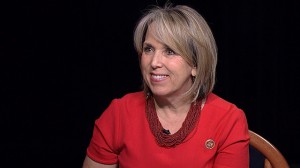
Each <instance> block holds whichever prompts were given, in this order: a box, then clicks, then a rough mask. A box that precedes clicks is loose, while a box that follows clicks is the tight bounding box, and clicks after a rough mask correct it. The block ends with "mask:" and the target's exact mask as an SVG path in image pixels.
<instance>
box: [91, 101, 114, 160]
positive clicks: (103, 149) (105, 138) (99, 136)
mask: <svg viewBox="0 0 300 168" xmlns="http://www.w3.org/2000/svg"><path fill="white" fill-rule="evenodd" d="M118 106H119V101H118V99H114V100H113V101H112V102H111V104H110V105H109V106H108V108H107V109H106V110H105V111H104V112H103V113H102V114H101V116H100V117H99V118H98V119H97V120H96V121H95V124H94V129H93V135H92V138H91V141H90V144H89V146H88V148H87V151H86V152H87V156H89V157H90V158H91V159H92V160H94V161H95V162H99V163H102V164H116V163H117V162H118V153H119V152H118V151H119V150H118V146H119V145H118V140H119V137H118V135H119V132H120V130H119V126H120V124H119V120H120V116H119V110H118V109H120V108H118Z"/></svg>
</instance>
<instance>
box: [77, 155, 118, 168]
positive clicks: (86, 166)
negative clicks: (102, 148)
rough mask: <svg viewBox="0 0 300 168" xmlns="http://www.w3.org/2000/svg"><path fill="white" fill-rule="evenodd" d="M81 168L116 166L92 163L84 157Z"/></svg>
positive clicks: (114, 167)
mask: <svg viewBox="0 0 300 168" xmlns="http://www.w3.org/2000/svg"><path fill="white" fill-rule="evenodd" d="M82 168H117V165H116V164H113V165H105V164H101V163H98V162H95V161H93V160H92V159H90V158H89V157H88V156H86V157H85V159H84V162H83V166H82Z"/></svg>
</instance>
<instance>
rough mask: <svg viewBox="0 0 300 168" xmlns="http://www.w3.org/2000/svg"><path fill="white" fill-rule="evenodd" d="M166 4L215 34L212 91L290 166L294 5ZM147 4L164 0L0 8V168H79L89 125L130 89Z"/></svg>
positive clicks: (299, 130)
mask: <svg viewBox="0 0 300 168" xmlns="http://www.w3.org/2000/svg"><path fill="white" fill-rule="evenodd" d="M172 2H173V3H174V4H186V5H190V6H192V7H194V8H195V9H197V10H198V11H199V12H200V13H201V14H202V15H203V16H204V18H206V20H207V22H208V23H209V25H210V26H211V28H212V30H213V32H214V34H215V38H216V41H217V44H218V48H219V62H218V68H217V82H216V87H215V90H214V92H215V93H217V94H218V95H219V96H221V97H223V98H225V99H227V100H228V101H231V102H234V103H235V104H236V105H238V106H239V107H240V108H242V109H243V110H244V111H245V113H246V115H247V118H248V122H249V128H250V129H252V130H253V131H255V132H257V133H259V134H261V135H262V136H264V137H265V138H266V139H268V140H269V141H270V142H272V143H273V144H274V145H275V146H276V147H277V148H278V149H279V150H280V151H281V152H282V153H283V154H284V155H285V157H286V158H287V160H288V162H289V163H290V164H291V165H294V164H299V161H300V160H299V152H298V151H299V150H300V147H299V145H298V144H299V140H300V138H299V137H300V126H299V122H300V120H299V117H298V115H299V114H298V113H299V111H300V110H299V105H300V102H299V98H298V95H299V93H300V92H299V66H298V59H299V58H298V57H299V47H298V46H299V44H300V43H299V33H298V31H299V30H300V29H299V28H300V26H299V24H298V22H299V19H300V14H299V7H300V6H299V5H298V2H297V1H296V0H294V1H293V0H272V1H267V0H247V1H246V0H231V1H223V0H194V1H193V0H182V1H179V0H173V1H172ZM156 3H158V4H163V3H164V1H163V0H157V1H155V0H152V1H150V0H148V1H146V0H136V1H100V0H93V1H92V0H86V1H83V0H82V1H74V0H68V1H65V0H63V1H62V0H43V1H21V0H19V1H18V0H15V1H10V2H6V3H5V4H4V2H1V4H0V8H1V10H0V14H1V15H0V16H1V18H0V19H1V25H0V26H1V29H0V30H1V31H0V42H1V43H0V44H1V45H0V70H1V79H0V82H1V83H0V84H1V87H0V89H1V90H0V91H1V103H0V110H1V113H0V119H1V123H0V124H1V125H0V126H1V139H2V140H1V141H2V142H1V153H2V157H1V163H0V167H2V165H5V166H4V167H8V168H14V167H19V166H22V167H26V168H27V167H28V168H29V167H30V168H33V167H43V168H62V167H64V168H65V167H68V168H69V167H74V168H75V167H78V168H80V167H81V165H82V161H83V158H84V156H85V149H86V147H87V145H88V143H89V140H90V138H91V135H92V129H93V124H94V120H95V119H96V118H98V117H99V115H100V114H101V112H102V111H103V110H104V109H105V108H106V107H107V106H108V104H109V102H110V101H111V100H112V99H113V98H115V97H121V96H122V95H124V94H125V93H127V92H131V91H137V90H139V88H140V84H141V78H140V72H139V68H138V62H137V61H138V60H137V55H136V53H135V51H134V48H133V42H132V35H133V28H134V26H135V23H136V21H137V20H138V18H139V17H140V16H141V14H142V10H143V9H145V8H146V7H148V5H150V4H156Z"/></svg>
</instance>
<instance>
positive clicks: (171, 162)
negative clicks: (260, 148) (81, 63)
mask: <svg viewBox="0 0 300 168" xmlns="http://www.w3.org/2000/svg"><path fill="white" fill-rule="evenodd" d="M145 103H146V101H145V96H144V93H143V92H136V93H130V94H127V95H125V96H124V97H122V98H120V99H114V100H113V101H112V102H111V104H110V105H109V107H108V108H107V109H106V110H105V111H104V112H103V113H102V115H101V116H100V117H99V118H98V119H97V120H96V121H95V126H94V131H93V136H92V139H91V141H90V144H89V146H88V148H87V155H88V156H89V157H90V158H91V159H92V160H94V161H96V162H99V163H103V164H116V163H117V164H119V167H120V168H166V167H168V168H169V167H172V168H212V167H213V168H248V167H249V146H248V145H249V134H248V124H247V120H246V116H245V114H244V112H243V111H242V110H241V109H239V108H237V107H236V106H235V105H234V104H232V103H230V102H228V101H225V100H224V99H222V98H220V97H218V96H217V95H215V94H213V93H211V94H210V95H209V96H208V97H207V99H206V103H205V105H204V107H203V109H202V111H201V114H200V119H199V120H198V123H197V125H196V127H195V129H194V130H193V131H192V132H191V133H190V134H189V135H188V136H187V138H186V139H185V140H184V142H183V143H181V144H179V145H177V146H175V147H171V148H165V147H160V146H159V145H158V144H157V143H156V140H155V137H154V136H153V134H152V132H151V130H150V128H149V124H148V121H147V119H146V113H145ZM209 144H213V147H212V148H211V149H210V148H208V147H209Z"/></svg>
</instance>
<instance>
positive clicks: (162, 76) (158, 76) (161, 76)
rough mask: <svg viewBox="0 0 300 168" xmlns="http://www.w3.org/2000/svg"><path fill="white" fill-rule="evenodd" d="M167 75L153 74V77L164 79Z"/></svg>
mask: <svg viewBox="0 0 300 168" xmlns="http://www.w3.org/2000/svg"><path fill="white" fill-rule="evenodd" d="M166 76H167V75H152V77H153V78H155V79H158V80H159V79H163V78H165V77H166Z"/></svg>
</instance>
